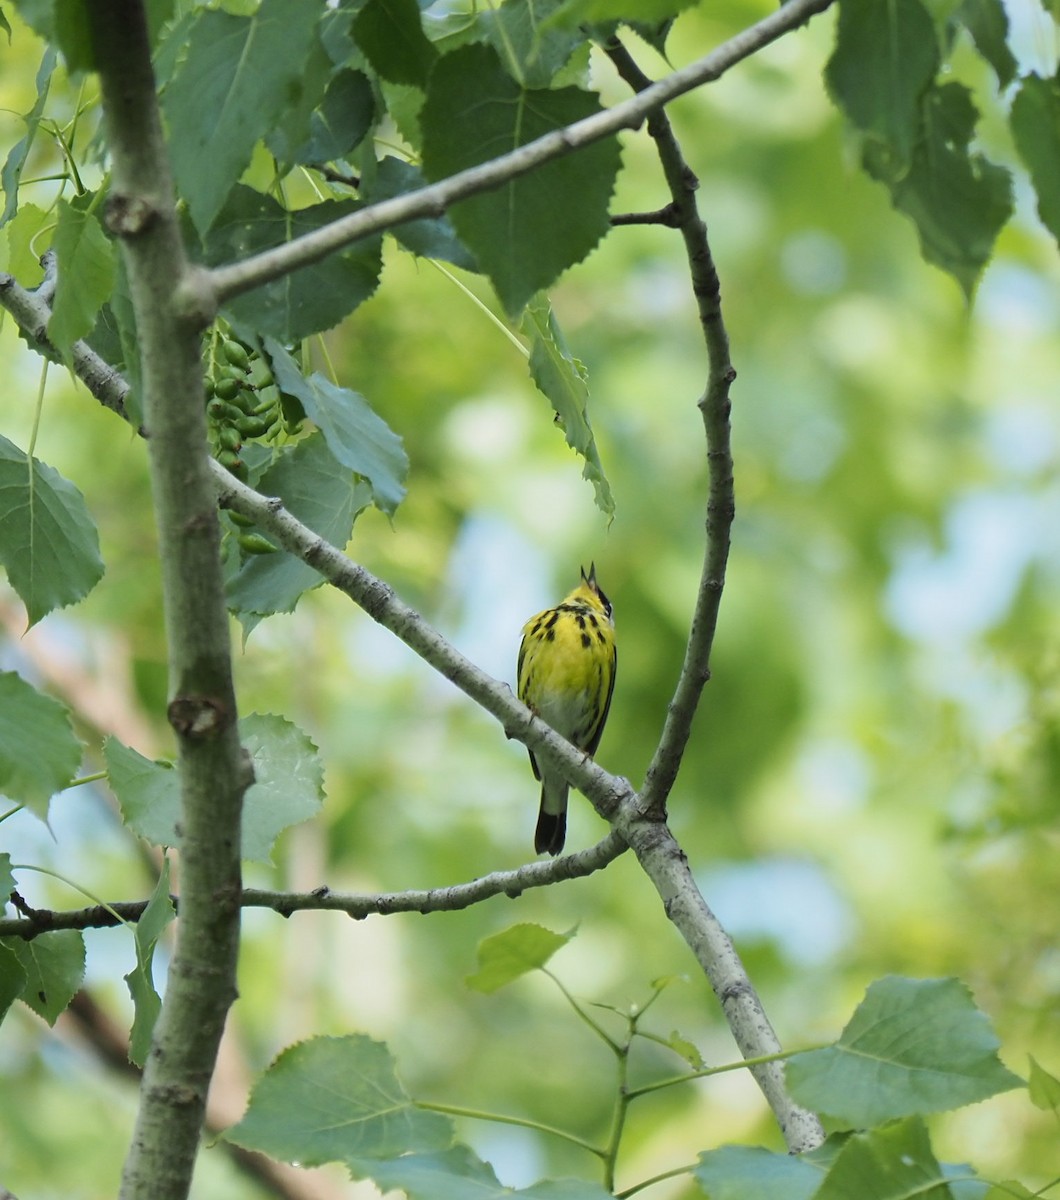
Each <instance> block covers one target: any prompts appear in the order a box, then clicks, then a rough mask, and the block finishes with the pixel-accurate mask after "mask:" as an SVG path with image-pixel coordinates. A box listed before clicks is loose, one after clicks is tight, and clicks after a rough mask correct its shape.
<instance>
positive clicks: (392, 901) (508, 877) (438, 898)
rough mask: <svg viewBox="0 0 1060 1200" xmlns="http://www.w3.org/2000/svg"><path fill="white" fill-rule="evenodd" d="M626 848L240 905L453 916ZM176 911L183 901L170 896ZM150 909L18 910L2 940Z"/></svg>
mask: <svg viewBox="0 0 1060 1200" xmlns="http://www.w3.org/2000/svg"><path fill="white" fill-rule="evenodd" d="M627 848H628V847H627V846H626V843H625V842H624V841H623V840H622V838H620V837H619V836H618V835H617V834H615V833H610V834H608V835H607V837H605V838H604V839H603V840H602V841H600V842H597V844H596V845H595V846H590V847H589V849H587V850H580V851H578V852H577V853H576V854H565V855H563V856H562V857H560V858H553V859H549V860H548V861H547V862H544V861H541V862H531V863H527V864H525V865H524V866H522V867H518V868H517V869H515V870H514V871H493V872H491V873H490V874H489V875H483V876H482V877H481V878H480V879H473V880H471V881H470V882H469V883H457V884H453V885H452V886H451V887H441V888H428V889H425V890H417V891H406V892H377V893H361V894H358V893H344V892H333V891H331V889H330V888H327V887H320V888H314V889H313V891H311V892H273V891H267V890H264V889H261V888H244V889H243V893H242V897H241V901H240V902H241V904H242V906H243V907H244V908H271V909H272V910H273V911H274V912H278V913H279V914H280V915H281V916H283V917H289V916H290V915H291V914H292V913H295V912H306V911H327V912H342V913H345V914H346V915H347V916H349V917H353V918H354V919H355V920H358V921H360V920H363V919H364V918H365V917H370V916H374V915H378V916H387V915H389V914H390V913H407V912H416V913H432V912H455V911H457V910H458V909H462V908H470V907H471V905H472V904H479V903H481V901H483V900H488V899H490V898H491V897H493V896H501V895H504V896H507V897H508V898H509V899H511V900H515V899H517V898H518V897H519V896H521V895H522V894H523V892H526V891H530V890H531V889H532V888H539V887H547V886H549V885H550V884H553V883H559V882H561V881H562V880H564V879H581V878H583V877H584V876H586V875H592V874H593V873H594V872H595V871H601V870H603V868H604V867H606V866H607V865H608V864H609V863H611V862H613V861H614V860H615V859H616V858H617V857H618V856H619V855H620V854H624V853H625V851H626V850H627ZM170 899H171V900H172V901H173V904H174V906H175V907H176V908H178V910H179V907H180V899H179V897H177V896H171V897H170ZM146 907H147V901H146V900H119V901H115V902H114V903H113V904H109V905H108V906H107V907H106V908H104V907H103V906H102V905H99V904H94V905H91V906H89V907H88V908H77V909H68V910H65V911H56V910H54V909H47V908H29V907H28V906H27V905H25V904H24V903H23V904H20V905H18V908H19V911H20V912H21V913H22V914H23V915H22V916H21V917H18V918H13V919H9V920H0V939H2V938H8V937H19V938H23V939H24V940H26V941H32V940H33V938H36V937H40V936H41V934H45V933H50V932H51V931H53V930H55V929H108V928H112V927H114V926H115V925H120V924H121V923H122V922H123V921H130V922H133V921H138V920H139V919H140V917H141V916H142V915H143V911H144V909H145V908H146Z"/></svg>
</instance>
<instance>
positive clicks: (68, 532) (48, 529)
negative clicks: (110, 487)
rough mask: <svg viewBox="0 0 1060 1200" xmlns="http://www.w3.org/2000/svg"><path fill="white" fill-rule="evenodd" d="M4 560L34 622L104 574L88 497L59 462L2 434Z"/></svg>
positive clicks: (0, 544)
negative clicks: (63, 473)
mask: <svg viewBox="0 0 1060 1200" xmlns="http://www.w3.org/2000/svg"><path fill="white" fill-rule="evenodd" d="M0 563H3V566H4V569H5V570H6V571H7V577H8V579H9V580H10V582H11V586H12V587H13V588H14V589H15V591H16V592H18V594H19V597H20V598H21V600H22V603H23V604H25V606H26V612H27V614H28V616H29V623H30V625H35V624H36V623H37V622H38V621H39V620H40V619H41V617H44V616H46V615H47V614H48V613H50V612H51V611H52V610H53V609H56V608H65V607H66V605H68V604H75V603H76V602H77V601H78V600H82V599H84V597H85V596H87V595H88V593H89V592H90V591H91V590H92V589H93V588H94V587H95V586H96V584H97V583H98V582H99V581H100V579H101V578H102V576H103V561H102V559H101V558H100V556H99V537H98V535H97V533H96V526H95V524H94V523H93V521H92V518H91V516H90V515H89V512H88V509H87V508H86V506H85V500H84V497H83V496H82V495H81V493H80V492H79V491H78V489H77V488H76V487H75V486H74V485H73V484H72V483H71V482H70V481H69V480H67V479H64V478H63V477H62V476H61V475H60V474H59V472H58V471H56V470H55V469H54V468H53V467H49V466H48V465H47V464H46V463H42V462H41V461H40V460H39V459H37V458H34V459H33V460H32V461H31V460H30V459H29V458H28V457H27V456H26V454H25V453H24V452H23V451H22V450H20V449H19V448H18V447H17V446H16V445H14V443H12V442H9V441H8V440H7V438H5V437H0Z"/></svg>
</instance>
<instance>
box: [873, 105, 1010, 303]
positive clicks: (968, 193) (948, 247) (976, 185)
mask: <svg viewBox="0 0 1060 1200" xmlns="http://www.w3.org/2000/svg"><path fill="white" fill-rule="evenodd" d="M977 116H978V113H977V112H976V109H975V106H974V105H973V104H972V101H971V98H970V94H969V92H968V90H967V88H965V87H963V86H962V85H961V84H959V83H947V84H943V86H942V87H939V88H933V89H932V90H931V92H930V93H929V94H928V96H927V99H926V100H925V103H924V132H923V140H922V141H921V142H920V143H919V144H918V145H917V147H916V150H915V151H914V154H913V159H912V163H911V165H910V167H909V169H908V170H907V171H906V172H904V173H903V174H902V175H901V176H899V177H898V178H893V177H892V176H890V174H889V167H890V161H889V160H888V159H887V156H886V155H884V156H883V158H882V159H881V158H880V157H879V156H878V155H877V154H876V153H875V150H874V148H873V147H872V146H871V145H869V146H867V147H866V158H865V165H866V167H867V169H868V170H869V172H870V173H871V174H873V175H874V176H875V177H876V178H877V179H880V180H882V181H883V182H884V183H887V184H888V185H889V186H890V189H891V199H892V201H893V203H894V206H895V208H897V209H898V210H899V211H901V212H904V213H905V214H906V216H908V217H911V218H912V220H913V222H914V224H915V225H916V227H917V232H918V234H919V235H920V248H921V252H922V253H923V255H924V258H925V259H926V260H927V261H928V262H931V263H934V264H935V265H936V266H938V267H941V268H942V269H943V270H944V271H947V272H948V273H949V274H950V275H952V276H953V277H954V278H955V279H956V280H957V282H958V283H959V284H960V285H961V287H962V288H963V289H964V291H965V294H966V295H968V296H970V295H971V294H972V292H973V290H974V288H975V284H976V281H977V280H978V278H979V276H980V274H981V273H982V270H983V267H984V266H985V265H986V263H987V262H988V260H989V259H990V255H991V254H992V253H993V249H994V243H995V242H996V240H997V235H998V233H1000V231H1001V227H1002V226H1003V225H1004V224H1005V222H1006V221H1007V220H1008V218H1009V216H1010V215H1011V212H1012V182H1011V179H1010V178H1009V173H1008V172H1007V171H1006V170H1004V169H1003V168H1002V167H998V166H995V165H994V164H993V163H991V162H989V161H988V160H987V159H985V158H984V157H983V156H982V155H981V154H971V153H970V151H969V142H970V141H971V139H972V137H973V136H974V134H975V123H976V118H977Z"/></svg>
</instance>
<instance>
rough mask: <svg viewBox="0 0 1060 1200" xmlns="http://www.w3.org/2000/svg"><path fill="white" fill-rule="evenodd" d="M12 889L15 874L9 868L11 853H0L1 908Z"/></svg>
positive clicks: (13, 887)
mask: <svg viewBox="0 0 1060 1200" xmlns="http://www.w3.org/2000/svg"><path fill="white" fill-rule="evenodd" d="M14 890H15V876H14V874H13V872H12V870H11V855H10V854H0V909H3V906H4V905H5V904H6V903H7V898H8V896H10V895H11V893H12V892H13V891H14Z"/></svg>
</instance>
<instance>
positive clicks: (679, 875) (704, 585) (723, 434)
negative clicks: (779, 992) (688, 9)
mask: <svg viewBox="0 0 1060 1200" xmlns="http://www.w3.org/2000/svg"><path fill="white" fill-rule="evenodd" d="M605 51H606V53H607V54H608V56H609V57H610V59H611V61H612V62H613V63H614V64H615V67H616V68H617V70H618V73H619V75H620V76H621V77H622V78H623V79H624V80H625V81H626V82H627V83H628V84H629V85H630V87H632V88H633V89H634V90H635V91H636V92H637V93H638V95H641V96H643V95H647V94H650V92H651V91H652V88H653V87H654V86H655V85H653V84H652V82H651V80H650V79H649V78H648V77H647V76H646V75H645V74H644V73H643V72H642V71H641V69H640V68H639V66H638V65H637V63H636V62H635V61H634V59H633V58H632V56H631V55H630V54H629V52H628V51H627V50H626V48H625V46H623V45H622V43H621V42H619V41H618V39H617V38H614V39H612V40H611V41H610V42H608V44H607V45H606V46H605ZM648 134H649V136H650V137H651V138H652V140H653V141H654V142H655V147H656V150H657V152H658V155H659V161H660V163H661V165H662V168H663V174H664V176H665V178H666V182H667V186H668V188H669V190H670V195H671V198H672V199H671V203H670V205H668V206H667V209H664V210H663V211H664V212H670V213H672V217H673V224H674V225H675V226H676V228H678V229H679V230H680V231H681V236H682V237H683V239H684V243H685V254H686V257H687V259H688V266H689V273H690V276H691V283H692V294H693V296H694V297H695V302H696V308H697V311H698V313H699V321H700V325H701V327H702V331H703V340H704V344H705V347H706V354H707V381H706V386H705V388H704V392H703V396H702V397H701V398H700V401H699V408H700V411H701V413H702V416H703V425H704V431H705V435H706V444H707V469H708V475H709V485H708V498H707V519H706V546H705V554H704V563H703V570H702V573H701V577H700V586H699V590H698V593H697V596H696V603H695V609H694V611H693V614H692V624H691V629H690V631H689V637H688V644H687V647H686V650H685V659H684V663H683V664H682V667H681V672H680V675H679V676H678V681H677V686H676V688H675V691H674V696H673V699H672V700H671V701H670V704H669V706H668V708H667V713H666V721H665V723H664V725H663V731H662V735H661V737H660V739H659V744H658V746H657V747H656V750H655V754H654V755H653V757H652V761H651V764H650V766H649V768H648V771H647V774H646V776H645V781H644V786H643V788H642V789H641V797H640V798H641V804H642V806H643V808H644V810H645V811H646V812H647V813H649V814H653V815H657V816H658V817H660V818H662V817H663V816H664V815H665V811H666V800H667V797H668V796H669V794H670V790H671V789H672V787H673V785H674V782H675V780H676V778H677V772H678V769H679V768H680V765H681V760H682V758H683V757H684V751H685V747H686V746H687V744H688V738H689V735H690V734H691V729H692V720H693V718H694V716H695V713H696V708H697V706H698V704H699V698H700V696H701V694H702V691H703V687H704V685H705V684H706V682H707V680H708V679H709V678H710V668H709V663H710V651H711V647H712V645H713V642H714V634H715V631H716V629H717V622H718V610H719V606H720V604H721V595H722V589H723V587H724V583H725V567H726V563H727V560H728V556H729V538H730V529H731V526H732V520H733V515H734V511H735V506H734V500H733V473H732V451H731V447H730V436H729V408H730V403H729V389H730V387H731V385H732V383H733V380H734V379H735V378H736V372H735V371H734V370H733V366H732V362H731V359H730V357H729V339H728V335H727V334H726V331H725V323H724V320H723V319H722V312H721V287H720V283H719V280H718V273H717V271H716V269H715V267H714V260H713V256H712V254H711V250H710V242H709V239H708V237H707V227H706V224H705V223H704V221H703V219H702V217H701V216H700V214H699V210H698V207H697V205H696V190H697V188H698V187H699V181H698V180H697V179H696V177H695V175H694V173H693V172H692V170H691V168H690V167H689V166H688V164H687V162H686V161H685V159H684V155H683V154H682V152H681V148H680V146H679V145H678V142H677V139H676V137H675V136H674V132H673V128H672V126H671V125H670V121H669V118H668V117H667V115H666V113H665V111H663V110H662V109H657V110H655V111H653V112H652V113H651V115H650V116H649V117H648ZM619 830H620V832H622V833H623V835H624V836H625V837H626V838H627V840H628V841H629V843H630V845H631V847H632V848H633V851H634V853H635V854H636V855H637V859H638V860H639V862H640V864H641V866H642V868H643V869H644V871H645V873H646V874H647V876H648V878H649V879H651V881H652V883H653V884H654V885H655V888H656V890H657V891H658V893H659V896H660V898H661V899H662V902H663V907H664V908H665V910H666V915H667V916H668V917H669V918H670V920H671V921H672V922H673V923H674V925H675V926H676V927H677V928H678V929H679V930H680V932H681V934H682V936H683V937H684V938H685V941H686V942H687V943H688V945H689V946H690V948H691V949H692V951H693V953H694V954H695V956H696V959H697V960H698V962H699V964H700V966H701V967H702V968H703V971H704V973H705V974H706V976H707V978H708V979H709V980H710V983H711V986H712V987H713V989H714V992H715V994H716V995H717V997H718V1000H719V1002H720V1003H721V1006H722V1009H723V1011H724V1013H725V1017H726V1020H727V1021H728V1023H729V1027H730V1029H731V1030H732V1033H733V1037H734V1038H735V1040H736V1044H737V1045H738V1046H739V1047H740V1051H741V1052H742V1054H743V1055H744V1057H745V1058H759V1057H762V1056H763V1055H767V1054H770V1053H775V1052H778V1051H780V1050H781V1045H780V1041H779V1039H778V1038H777V1035H776V1033H775V1032H774V1030H773V1027H772V1025H771V1024H770V1021H769V1018H768V1017H767V1016H766V1013H765V1010H764V1008H763V1007H762V1003H761V1001H760V1000H759V998H758V995H757V993H756V992H755V990H754V988H753V986H752V984H751V982H750V979H749V978H748V976H747V972H746V970H745V969H744V966H743V963H742V962H741V961H740V957H739V955H738V954H737V953H736V950H735V948H734V947H733V945H732V942H731V940H730V939H729V936H728V934H727V933H726V932H725V930H724V929H723V928H722V926H721V924H720V923H719V921H718V919H717V917H716V916H715V915H714V913H713V912H712V911H711V909H710V907H709V906H708V904H707V902H706V900H705V899H704V898H703V895H702V893H701V892H700V890H699V887H698V885H697V884H696V881H695V879H694V878H693V876H692V873H691V871H690V869H689V866H688V860H687V859H686V858H685V855H684V853H683V852H682V850H681V847H680V845H679V844H678V842H677V841H676V839H675V838H674V837H673V834H672V833H671V832H670V829H669V827H668V826H667V825H666V824H664V823H662V822H661V821H660V823H658V824H647V823H644V822H638V823H636V824H635V825H633V826H632V827H631V828H630V829H628V830H627V829H625V828H622V827H621V826H619ZM750 1070H751V1072H752V1074H753V1075H754V1077H755V1079H756V1080H757V1082H758V1085H759V1087H760V1088H761V1089H762V1092H763V1094H764V1095H765V1097H766V1099H767V1100H768V1102H769V1105H770V1107H771V1108H772V1109H773V1112H774V1114H775V1115H776V1118H777V1121H778V1122H779V1124H780V1128H781V1131H782V1133H783V1135H784V1139H785V1141H786V1142H787V1145H788V1148H789V1150H791V1151H792V1152H796V1153H798V1152H802V1151H805V1150H809V1149H812V1148H813V1147H814V1146H817V1145H819V1144H820V1143H821V1142H822V1141H823V1140H824V1130H823V1129H822V1127H821V1123H820V1121H819V1120H818V1119H817V1117H816V1116H815V1115H814V1114H813V1113H811V1112H808V1111H807V1110H806V1109H803V1108H801V1107H800V1106H799V1105H797V1104H795V1103H794V1102H793V1101H792V1099H791V1097H790V1096H789V1094H788V1091H787V1088H786V1086H785V1083H784V1068H783V1065H782V1064H781V1063H778V1062H771V1063H758V1064H756V1065H754V1066H752V1067H751V1068H750Z"/></svg>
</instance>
